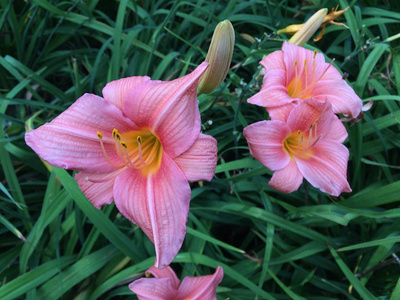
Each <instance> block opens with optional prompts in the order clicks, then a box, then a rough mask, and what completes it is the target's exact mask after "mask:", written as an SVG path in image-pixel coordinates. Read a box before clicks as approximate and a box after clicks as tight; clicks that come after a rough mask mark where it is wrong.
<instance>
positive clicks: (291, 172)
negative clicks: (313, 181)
mask: <svg viewBox="0 0 400 300" xmlns="http://www.w3.org/2000/svg"><path fill="white" fill-rule="evenodd" d="M302 182H303V175H302V174H301V173H300V171H299V169H298V168H297V165H296V162H295V161H294V160H290V162H289V163H288V165H287V166H286V167H285V168H283V169H281V170H278V171H275V172H274V174H273V175H272V178H271V180H270V181H269V183H268V185H269V186H270V187H272V188H274V189H276V190H278V191H280V192H283V193H291V192H294V191H297V190H298V189H299V186H300V184H301V183H302Z"/></svg>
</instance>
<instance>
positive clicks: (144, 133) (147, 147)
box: [97, 128, 162, 175]
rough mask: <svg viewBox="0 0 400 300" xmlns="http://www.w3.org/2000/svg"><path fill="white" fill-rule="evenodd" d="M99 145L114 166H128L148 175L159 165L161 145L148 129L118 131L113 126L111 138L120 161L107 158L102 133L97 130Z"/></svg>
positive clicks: (155, 170) (105, 155)
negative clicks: (115, 161)
mask: <svg viewBox="0 0 400 300" xmlns="http://www.w3.org/2000/svg"><path fill="white" fill-rule="evenodd" d="M97 137H98V138H99V140H100V146H101V149H102V150H103V154H104V157H105V158H106V159H107V161H108V162H109V163H110V164H112V165H113V166H116V167H123V166H125V167H130V168H135V169H140V170H141V171H142V173H143V174H145V175H149V174H153V173H155V172H157V171H158V169H159V168H160V165H161V158H162V146H161V142H160V140H159V139H158V138H157V137H156V136H155V135H154V134H153V133H152V132H151V131H149V130H140V131H130V132H126V133H119V132H118V130H117V129H115V128H114V130H113V131H112V138H113V142H114V144H115V151H116V153H117V155H118V157H119V159H120V163H117V164H116V163H114V162H112V161H111V159H110V158H109V156H108V154H107V151H106V148H105V146H104V143H103V134H102V133H101V132H97Z"/></svg>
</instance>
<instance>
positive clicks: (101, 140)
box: [97, 131, 123, 167]
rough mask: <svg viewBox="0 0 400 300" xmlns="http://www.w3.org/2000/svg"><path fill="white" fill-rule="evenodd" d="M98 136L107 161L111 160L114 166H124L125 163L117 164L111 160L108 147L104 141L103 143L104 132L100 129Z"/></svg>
mask: <svg viewBox="0 0 400 300" xmlns="http://www.w3.org/2000/svg"><path fill="white" fill-rule="evenodd" d="M97 137H98V138H99V141H100V146H101V150H102V151H103V155H104V157H105V159H106V160H107V162H109V163H110V164H111V165H113V166H114V167H121V166H123V164H115V163H113V162H112V161H111V159H110V158H109V157H108V154H107V152H106V148H105V147H104V143H103V134H102V133H101V132H100V131H98V132H97Z"/></svg>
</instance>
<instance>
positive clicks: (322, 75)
mask: <svg viewBox="0 0 400 300" xmlns="http://www.w3.org/2000/svg"><path fill="white" fill-rule="evenodd" d="M334 61H335V59H334V58H333V59H332V60H331V62H330V63H329V65H328V66H327V67H326V68H325V70H324V72H323V73H322V74H321V76H319V78H318V80H317V81H319V80H321V78H322V77H324V75H325V73H326V71H328V69H329V68H330V66H332V64H333V62H334Z"/></svg>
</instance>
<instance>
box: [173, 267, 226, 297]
mask: <svg viewBox="0 0 400 300" xmlns="http://www.w3.org/2000/svg"><path fill="white" fill-rule="evenodd" d="M223 277H224V270H223V269H222V268H221V267H220V266H218V267H217V270H216V271H215V273H214V274H213V275H207V276H200V277H185V278H184V279H183V281H182V284H181V286H180V287H179V291H178V297H177V299H179V300H186V299H193V300H203V299H204V300H205V299H207V300H216V299H217V297H216V290H217V287H218V284H220V283H221V281H222V278H223Z"/></svg>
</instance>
